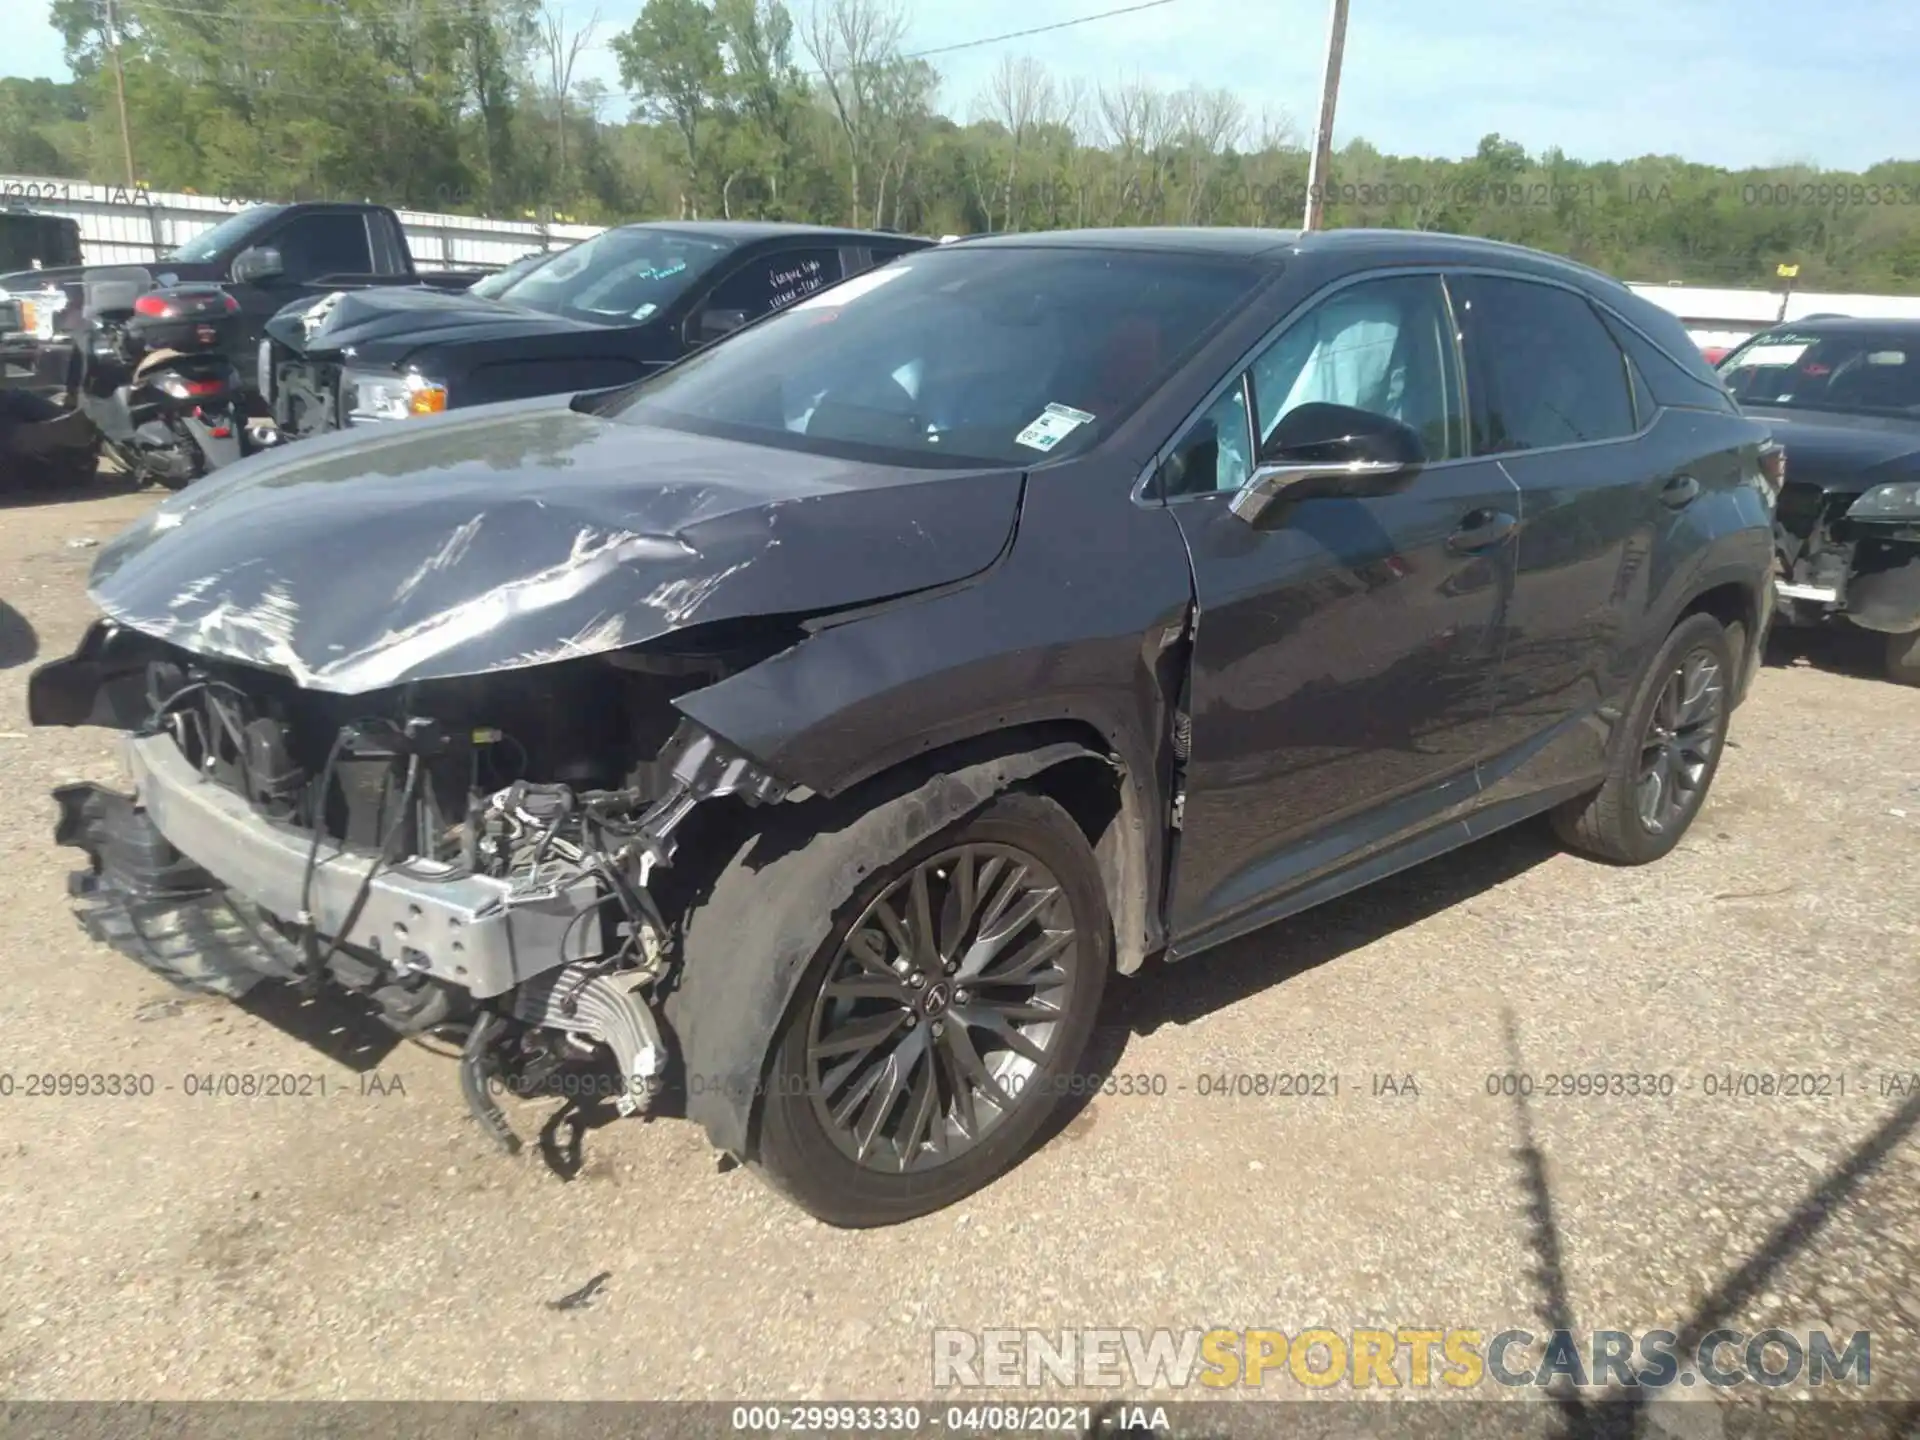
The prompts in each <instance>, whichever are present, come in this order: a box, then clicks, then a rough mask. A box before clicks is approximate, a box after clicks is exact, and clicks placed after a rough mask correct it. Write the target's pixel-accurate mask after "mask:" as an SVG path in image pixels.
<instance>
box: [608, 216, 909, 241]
mask: <svg viewBox="0 0 1920 1440" xmlns="http://www.w3.org/2000/svg"><path fill="white" fill-rule="evenodd" d="M618 228H619V229H622V230H670V231H672V232H674V233H675V234H678V235H705V236H709V237H711V238H712V239H715V240H731V241H733V243H734V244H736V245H749V244H752V243H753V242H754V241H756V240H778V239H783V238H785V237H788V236H809V237H813V238H817V239H821V240H840V241H844V242H846V243H849V244H858V243H863V242H868V241H873V240H889V241H894V242H896V243H898V242H904V243H906V244H909V245H931V244H932V243H933V242H932V241H931V240H927V239H923V238H922V237H921V236H918V235H901V234H897V233H895V232H894V231H891V230H850V229H846V228H844V227H842V226H837V225H801V224H798V223H788V222H786V221H780V220H642V221H640V222H638V223H636V224H632V225H622V226H619V227H618Z"/></svg>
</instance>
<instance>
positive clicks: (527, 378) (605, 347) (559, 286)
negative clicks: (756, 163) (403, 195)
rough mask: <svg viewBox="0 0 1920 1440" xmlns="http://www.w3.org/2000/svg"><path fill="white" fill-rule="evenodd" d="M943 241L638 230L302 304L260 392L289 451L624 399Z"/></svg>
mask: <svg viewBox="0 0 1920 1440" xmlns="http://www.w3.org/2000/svg"><path fill="white" fill-rule="evenodd" d="M929 243H930V242H928V241H925V240H920V239H916V238H915V237H913V236H910V235H895V234H891V233H886V232H880V231H869V230H834V229H826V228H823V227H820V226H814V225H785V224H768V223H749V222H726V221H718V222H699V221H689V222H682V223H674V224H645V225H623V226H621V227H619V228H617V229H613V230H608V231H604V232H603V233H601V234H599V235H596V236H594V237H593V238H592V239H590V240H583V241H581V242H580V243H579V244H578V245H575V246H573V247H572V248H571V249H568V250H563V251H561V252H559V253H557V254H555V255H552V256H547V257H541V256H537V255H536V256H523V257H522V258H521V259H520V260H518V261H516V262H514V266H510V267H508V270H507V271H505V272H502V274H500V275H497V276H490V277H488V278H487V279H485V280H482V281H481V282H480V283H478V284H477V285H474V286H473V287H472V288H470V289H468V290H463V291H447V290H437V289H430V288H427V287H425V286H417V287H416V286H405V287H395V288H388V289H365V290H343V291H339V292H337V293H331V294H327V295H323V296H321V297H320V298H319V299H318V300H313V299H307V300H302V301H299V302H297V303H295V304H292V305H289V306H287V307H286V308H285V309H283V310H282V311H281V312H280V313H279V314H278V315H276V316H274V317H273V319H272V320H271V321H269V322H268V324H267V336H268V338H267V339H266V340H265V341H263V342H262V345H261V353H260V360H259V379H258V381H257V384H258V386H259V389H260V392H261V394H262V395H263V396H265V397H267V399H268V401H269V402H270V404H271V405H272V408H273V417H274V420H275V422H276V423H277V424H278V426H279V427H280V430H281V431H282V433H283V434H284V435H286V436H288V437H289V438H298V437H301V436H307V435H313V434H317V433H320V432H322V431H326V430H334V429H339V428H341V427H342V426H356V425H357V426H365V425H373V424H379V423H381V422H384V421H388V420H404V419H409V418H412V417H416V416H421V415H435V414H439V413H440V412H441V411H444V410H458V409H466V408H470V407H472V406H475V405H486V404H491V403H493V402H496V401H501V400H515V399H520V398H523V397H526V396H532V395H559V394H573V393H575V392H577V391H581V390H591V389H597V388H603V387H611V386H617V385H624V384H628V383H630V382H631V381H634V380H637V379H639V378H640V377H641V376H643V375H648V374H651V373H652V372H653V371H655V370H658V369H660V368H661V367H662V366H664V365H667V364H669V363H671V362H672V361H674V360H677V359H679V358H680V357H681V356H682V355H684V354H686V353H688V352H689V351H690V350H694V349H697V348H699V347H700V346H702V345H705V344H708V343H709V342H711V341H714V340H717V339H720V338H721V337H722V336H725V335H729V334H731V333H732V332H733V331H735V330H737V329H739V328H740V327H741V326H743V325H746V324H748V323H750V322H752V321H754V320H757V319H759V318H760V317H761V316H763V315H769V314H771V313H773V312H774V311H775V310H779V309H781V308H783V307H784V306H787V305H790V304H792V303H793V302H794V301H796V300H800V299H803V298H805V297H806V296H808V295H811V294H813V293H814V292H816V291H818V290H822V289H825V288H826V287H828V286H830V285H834V284H837V283H839V282H840V281H841V280H843V279H845V278H847V277H848V276H852V275H858V274H860V273H861V272H863V271H865V270H869V269H871V268H872V267H873V266H875V265H878V264H881V263H883V262H885V261H887V260H891V259H893V258H894V257H895V256H897V255H903V254H905V253H907V252H908V251H911V250H916V249H919V248H922V247H923V246H925V245H927V244H929ZM516 270H517V273H515V272H516Z"/></svg>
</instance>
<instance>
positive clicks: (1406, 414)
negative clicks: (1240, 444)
mask: <svg viewBox="0 0 1920 1440" xmlns="http://www.w3.org/2000/svg"><path fill="white" fill-rule="evenodd" d="M1252 375H1253V401H1254V410H1255V413H1256V415H1257V416H1258V418H1259V422H1260V423H1259V433H1260V441H1261V443H1262V444H1264V443H1265V442H1266V439H1267V437H1268V436H1270V435H1272V434H1273V430H1274V427H1275V426H1276V425H1278V424H1279V423H1280V421H1281V419H1282V418H1284V417H1285V416H1286V415H1287V413H1288V412H1289V411H1291V410H1294V409H1296V408H1298V407H1299V406H1301V405H1306V404H1311V403H1314V402H1319V403H1323V404H1333V405H1351V406H1353V407H1355V408H1356V409H1360V410H1367V411H1370V412H1372V413H1374V414H1376V415H1385V416H1387V417H1388V418H1390V419H1393V420H1398V421H1399V422H1400V423H1401V424H1403V425H1407V426H1410V427H1412V428H1413V429H1414V430H1415V431H1416V432H1418V434H1419V436H1420V439H1421V441H1422V443H1423V444H1424V445H1425V446H1426V450H1427V456H1428V458H1429V459H1432V460H1450V459H1453V458H1455V457H1457V456H1458V455H1460V454H1462V453H1464V450H1463V445H1462V438H1463V435H1464V426H1463V425H1462V424H1461V416H1460V398H1459V397H1460V386H1459V384H1458V380H1457V368H1456V365H1455V358H1454V342H1453V324H1452V321H1451V319H1450V318H1449V316H1448V314H1447V302H1446V294H1445V292H1444V291H1443V290H1442V289H1441V286H1440V280H1439V277H1437V276H1432V275H1396V276H1389V277H1384V278H1382V279H1378V280H1365V281H1362V282H1360V283H1359V284H1357V285H1350V286H1348V287H1347V288H1345V289H1343V290H1340V291H1337V292H1336V293H1335V294H1333V295H1331V296H1329V297H1328V298H1327V299H1326V300H1324V301H1322V302H1321V303H1320V304H1318V305H1316V306H1315V307H1314V308H1313V309H1312V310H1310V311H1309V312H1307V314H1305V315H1303V316H1302V317H1301V318H1300V319H1298V320H1297V321H1295V322H1294V323H1293V324H1291V325H1289V326H1288V327H1287V329H1286V331H1285V332H1284V333H1283V334H1281V335H1280V337H1279V338H1278V339H1276V340H1275V341H1274V342H1273V344H1271V345H1269V346H1268V347H1267V349H1266V350H1265V351H1264V352H1263V353H1262V354H1261V355H1260V356H1259V357H1258V358H1257V359H1256V360H1255V361H1254V362H1253V367H1252Z"/></svg>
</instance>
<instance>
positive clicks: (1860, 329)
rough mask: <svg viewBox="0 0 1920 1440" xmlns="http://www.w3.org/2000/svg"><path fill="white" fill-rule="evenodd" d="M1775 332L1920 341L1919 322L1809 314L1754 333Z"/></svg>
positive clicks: (1862, 316)
mask: <svg viewBox="0 0 1920 1440" xmlns="http://www.w3.org/2000/svg"><path fill="white" fill-rule="evenodd" d="M1776 330H1792V331H1794V332H1796V333H1803V334H1810V335H1898V336H1900V337H1901V338H1902V339H1915V338H1920V320H1912V319H1895V320H1876V319H1874V318H1873V317H1872V316H1870V315H1812V316H1808V317H1807V318H1806V319H1805V320H1782V321H1781V322H1780V323H1779V324H1777V325H1769V326H1768V327H1767V328H1766V329H1765V330H1762V331H1758V332H1756V333H1757V334H1760V335H1770V334H1772V333H1773V332H1774V331H1776Z"/></svg>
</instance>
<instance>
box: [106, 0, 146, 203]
mask: <svg viewBox="0 0 1920 1440" xmlns="http://www.w3.org/2000/svg"><path fill="white" fill-rule="evenodd" d="M107 48H108V49H109V50H111V51H112V52H113V90H114V94H115V95H116V96H118V97H119V100H120V149H121V152H122V153H123V154H124V155H125V156H126V160H127V188H128V189H129V190H131V189H132V188H133V187H134V186H135V185H136V184H138V183H139V182H138V181H136V180H135V179H134V178H133V131H132V130H130V129H128V128H127V73H126V71H124V70H122V69H121V68H120V26H119V24H118V22H116V21H115V19H114V16H113V0H107Z"/></svg>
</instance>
